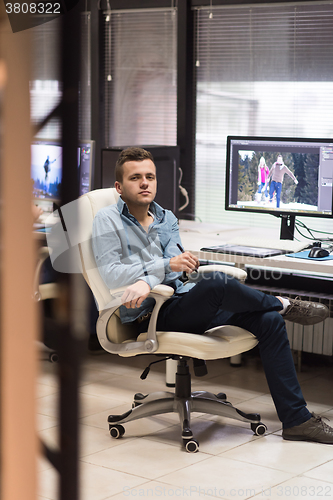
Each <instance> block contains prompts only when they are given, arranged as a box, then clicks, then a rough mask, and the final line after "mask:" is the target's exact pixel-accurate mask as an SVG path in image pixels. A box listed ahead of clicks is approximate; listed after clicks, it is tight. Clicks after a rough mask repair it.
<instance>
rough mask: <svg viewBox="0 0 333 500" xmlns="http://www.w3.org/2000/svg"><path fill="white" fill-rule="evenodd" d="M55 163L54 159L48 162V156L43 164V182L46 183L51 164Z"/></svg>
mask: <svg viewBox="0 0 333 500" xmlns="http://www.w3.org/2000/svg"><path fill="white" fill-rule="evenodd" d="M55 161H56V159H54V160H52V161H50V157H49V156H48V157H47V158H46V160H45V162H44V171H45V180H46V181H47V179H48V177H49V172H50V170H51V167H50V165H51V163H54V162H55Z"/></svg>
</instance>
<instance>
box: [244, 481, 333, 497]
mask: <svg viewBox="0 0 333 500" xmlns="http://www.w3.org/2000/svg"><path fill="white" fill-rule="evenodd" d="M332 497H333V485H332V483H328V482H326V481H317V480H316V479H310V478H307V477H304V476H299V477H294V478H292V479H290V480H289V481H286V482H284V483H281V484H279V485H278V486H276V487H274V488H267V489H266V490H265V491H262V492H261V493H260V494H259V495H256V496H255V497H253V500H259V499H264V498H267V499H269V500H288V499H289V500H290V499H298V498H299V499H305V500H314V499H316V500H318V499H320V498H325V499H328V498H332Z"/></svg>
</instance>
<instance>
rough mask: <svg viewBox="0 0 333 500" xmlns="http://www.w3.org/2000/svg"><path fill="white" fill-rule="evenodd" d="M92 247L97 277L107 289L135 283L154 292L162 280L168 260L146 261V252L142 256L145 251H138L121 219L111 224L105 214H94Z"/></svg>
mask: <svg viewBox="0 0 333 500" xmlns="http://www.w3.org/2000/svg"><path fill="white" fill-rule="evenodd" d="M131 238H132V240H131ZM92 246H93V251H94V256H95V261H96V264H97V267H98V270H99V273H100V275H101V276H102V278H103V280H104V282H105V284H106V286H107V287H108V288H110V289H112V288H118V287H120V286H125V285H131V284H133V283H136V282H137V281H138V280H143V281H145V282H146V283H148V285H149V286H150V288H153V287H154V286H156V285H157V284H159V283H161V282H162V281H163V279H164V276H165V267H166V266H167V265H168V263H169V259H163V258H160V259H148V258H147V255H148V254H149V252H146V253H145V254H143V252H145V250H146V249H145V248H142V249H141V248H139V244H138V243H137V241H136V240H135V237H134V236H133V234H131V228H124V227H123V226H122V223H121V220H120V219H118V220H116V221H114V220H113V219H112V218H109V217H107V216H105V215H104V214H97V216H96V217H95V219H94V224H93V239H92ZM141 250H142V252H141Z"/></svg>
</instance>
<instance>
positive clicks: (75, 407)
mask: <svg viewBox="0 0 333 500" xmlns="http://www.w3.org/2000/svg"><path fill="white" fill-rule="evenodd" d="M80 17H81V16H80V9H79V8H76V7H75V8H73V9H72V10H71V11H69V12H67V14H65V15H64V16H62V41H61V44H62V45H61V60H62V83H63V97H62V108H61V109H62V146H63V164H62V192H61V204H62V205H66V204H67V203H69V202H71V201H73V200H75V199H76V198H77V197H78V195H79V185H78V174H77V147H78V140H79V137H78V135H79V134H78V130H79V127H78V125H79V122H78V117H79V75H80V40H81V36H80ZM73 217H75V214H73ZM61 285H62V289H63V294H62V306H63V307H62V318H61V322H60V325H59V326H60V328H59V375H60V402H59V403H60V457H59V468H60V488H59V490H60V498H61V500H78V498H79V472H78V447H79V436H78V418H79V400H78V383H79V365H80V359H79V358H80V354H79V351H80V350H79V349H78V341H77V339H76V335H75V325H74V321H73V310H74V307H73V300H74V297H75V293H74V276H73V275H70V274H62V275H61Z"/></svg>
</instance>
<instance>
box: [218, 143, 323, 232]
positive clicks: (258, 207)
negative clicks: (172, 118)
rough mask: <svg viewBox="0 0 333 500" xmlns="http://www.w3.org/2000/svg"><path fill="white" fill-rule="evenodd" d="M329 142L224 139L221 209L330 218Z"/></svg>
mask: <svg viewBox="0 0 333 500" xmlns="http://www.w3.org/2000/svg"><path fill="white" fill-rule="evenodd" d="M332 178H333V139H303V138H302V139H296V138H282V137H281V138H271V137H243V136H228V138H227V163H226V198H225V209H226V210H234V211H243V212H256V213H268V214H271V215H275V216H277V217H281V233H280V238H281V239H293V234H294V226H295V217H296V216H302V217H303V216H310V217H333V191H332Z"/></svg>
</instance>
